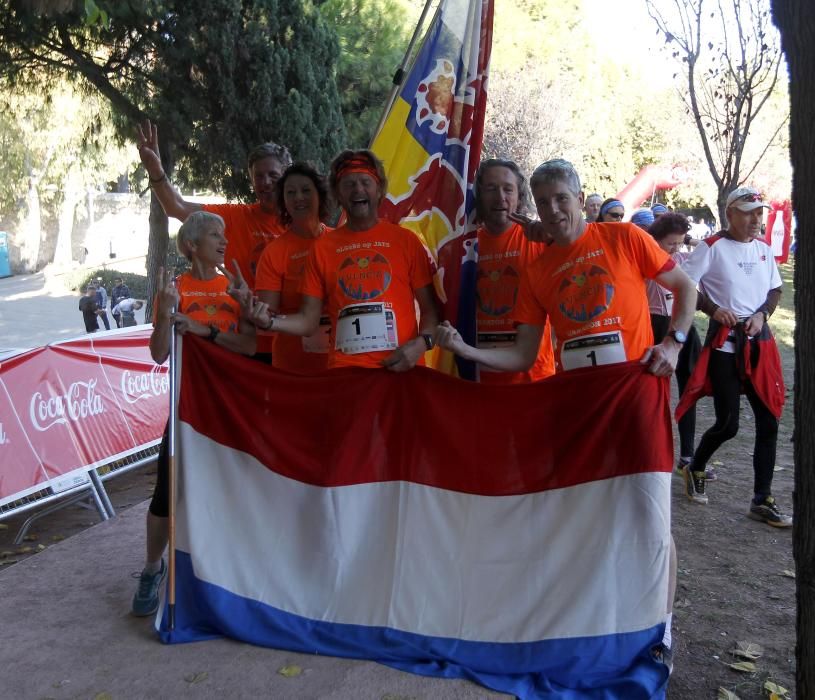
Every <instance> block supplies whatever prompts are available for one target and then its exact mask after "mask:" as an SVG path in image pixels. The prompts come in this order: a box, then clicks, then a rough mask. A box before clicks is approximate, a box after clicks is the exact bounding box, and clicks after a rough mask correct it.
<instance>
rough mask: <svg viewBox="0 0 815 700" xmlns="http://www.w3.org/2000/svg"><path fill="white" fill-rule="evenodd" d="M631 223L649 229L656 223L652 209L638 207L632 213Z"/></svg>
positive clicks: (644, 229) (645, 229)
mask: <svg viewBox="0 0 815 700" xmlns="http://www.w3.org/2000/svg"><path fill="white" fill-rule="evenodd" d="M631 223H632V224H635V225H636V226H639V227H640V228H641V229H642V230H643V231H647V230H648V229H649V228H650V226H651V224H653V223H654V215H653V214H652V213H651V210H650V209H637V211H635V212H634V213H633V214H632V215H631Z"/></svg>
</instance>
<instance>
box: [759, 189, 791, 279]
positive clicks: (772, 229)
mask: <svg viewBox="0 0 815 700" xmlns="http://www.w3.org/2000/svg"><path fill="white" fill-rule="evenodd" d="M764 237H765V239H766V240H767V243H769V244H770V246H771V247H772V249H773V255H774V256H775V261H776V262H778V263H785V262H787V260H788V259H789V255H790V242H791V238H792V203H791V202H790V200H788V199H786V200H784V201H783V202H770V211H769V213H768V214H767V225H766V227H765V235H764Z"/></svg>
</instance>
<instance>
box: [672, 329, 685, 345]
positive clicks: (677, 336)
mask: <svg viewBox="0 0 815 700" xmlns="http://www.w3.org/2000/svg"><path fill="white" fill-rule="evenodd" d="M671 335H672V336H673V337H674V340H675V341H676V342H677V343H684V342H685V341H686V340H687V339H688V336H686V335H685V334H684V333H683V332H682V331H674V332H673V333H671Z"/></svg>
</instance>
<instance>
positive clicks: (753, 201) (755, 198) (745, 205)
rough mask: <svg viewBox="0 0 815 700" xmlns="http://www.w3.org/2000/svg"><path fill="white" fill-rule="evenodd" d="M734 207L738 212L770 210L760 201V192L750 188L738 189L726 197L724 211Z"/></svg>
mask: <svg viewBox="0 0 815 700" xmlns="http://www.w3.org/2000/svg"><path fill="white" fill-rule="evenodd" d="M730 207H735V208H736V209H738V210H739V211H753V209H758V208H759V207H765V208H767V209H769V208H770V206H769V205H768V204H765V203H764V202H763V201H762V200H761V192H759V191H758V190H757V189H754V188H752V187H739V188H738V189H735V190H733V191H732V192H731V193H730V194H729V195H727V203H726V204H725V209H730Z"/></svg>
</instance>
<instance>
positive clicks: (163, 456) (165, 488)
mask: <svg viewBox="0 0 815 700" xmlns="http://www.w3.org/2000/svg"><path fill="white" fill-rule="evenodd" d="M156 466H157V467H158V470H157V471H156V486H155V488H154V489H153V499H152V500H151V501H150V512H151V513H152V514H153V515H155V516H157V517H159V518H168V517H170V424H169V423H167V426H166V427H165V428H164V435H163V436H162V438H161V446H160V447H159V450H158V460H157V461H156Z"/></svg>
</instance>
